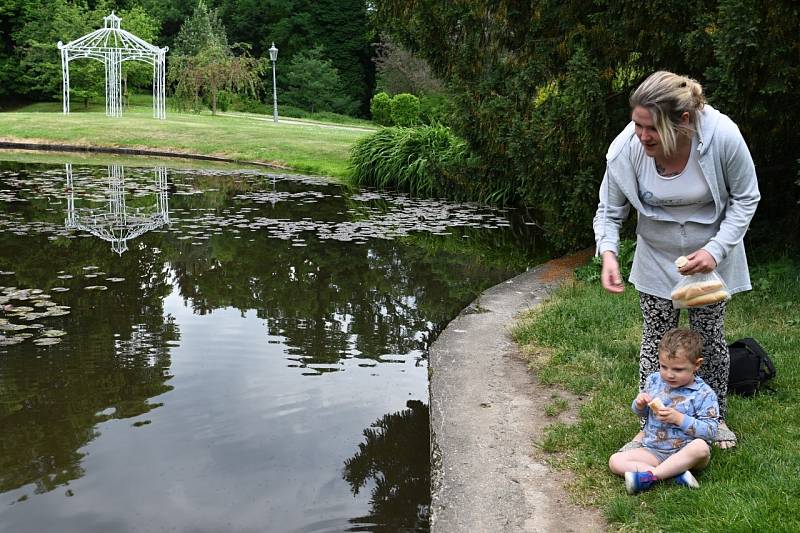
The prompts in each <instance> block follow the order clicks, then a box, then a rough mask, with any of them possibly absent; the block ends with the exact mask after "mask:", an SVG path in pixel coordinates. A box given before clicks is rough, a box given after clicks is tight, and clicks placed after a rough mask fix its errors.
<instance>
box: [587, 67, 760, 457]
mask: <svg viewBox="0 0 800 533" xmlns="http://www.w3.org/2000/svg"><path fill="white" fill-rule="evenodd" d="M630 106H631V122H630V123H629V124H628V125H627V126H626V127H625V129H624V130H622V133H620V134H619V135H618V136H617V138H616V139H614V141H613V142H612V143H611V146H610V148H609V150H608V153H607V154H606V172H605V175H604V177H603V182H602V184H601V186H600V203H599V205H598V208H597V213H596V215H595V217H594V233H595V240H596V242H597V253H598V254H599V255H600V256H602V260H603V266H602V271H601V280H602V285H603V288H605V289H606V290H607V291H608V292H610V293H621V292H622V291H623V290H624V289H625V285H624V283H623V280H622V277H621V275H620V270H619V263H618V260H617V254H618V251H619V230H620V227H621V225H622V223H623V222H624V221H625V219H627V217H628V214H629V212H630V210H631V207H632V208H633V209H635V210H636V212H637V226H636V234H637V239H636V252H635V254H634V259H633V267H632V270H631V274H630V278H629V282H630V283H631V284H633V286H634V287H635V288H636V290H637V291H638V292H639V303H640V306H641V309H642V318H643V328H642V344H641V350H640V358H639V376H640V383H639V388H640V390H641V389H642V387H643V386H644V380H645V379H646V378H647V376H648V375H650V374H651V373H653V372H656V371H657V370H658V344H659V342H660V341H661V338H662V337H663V336H664V333H666V332H667V331H668V330H670V329H672V328H674V327H676V326H677V325H678V318H679V313H680V311H679V310H676V309H673V308H672V301H671V300H670V293H671V290H672V287H674V285H675V284H676V283H677V282H678V281H679V279H680V278H681V276H683V275H690V274H695V273H701V272H711V271H716V272H717V274H719V275H720V276H721V277H722V279H723V280H724V281H725V283H726V284H727V286H728V288H729V290H730V292H731V294H735V293H737V292H742V291H746V290H750V289H751V288H752V287H751V285H750V275H749V272H748V268H747V258H746V256H745V250H744V244H743V242H742V239H743V238H744V235H745V233H746V232H747V228H748V226H749V224H750V221H751V219H752V218H753V214H754V213H755V210H756V206H757V205H758V201H759V199H760V198H761V196H760V194H759V191H758V182H757V179H756V172H755V167H754V165H753V160H752V158H751V157H750V152H749V150H748V149H747V145H746V144H745V142H744V139H743V138H742V135H741V133H740V132H739V128H738V127H737V126H736V124H734V122H733V121H732V120H731V119H730V118H728V117H727V116H726V115H724V114H722V113H720V112H719V111H717V110H716V109H714V108H713V107H711V106H710V105H708V104H706V103H705V97H704V95H703V88H702V87H701V86H700V84H699V83H697V82H696V81H695V80H693V79H690V78H687V77H685V76H679V75H677V74H673V73H671V72H665V71H660V72H656V73H654V74H651V75H650V76H649V77H648V78H647V79H646V80H645V81H644V82H643V83H642V84H641V85H640V86H639V87H638V88H637V89H636V90H635V91H634V92H633V94H632V95H631V97H630ZM682 255H683V256H686V257H687V258H688V262H687V263H686V264H685V265H684V266H683V267H681V268H680V270H678V269H676V267H675V264H674V261H675V259H676V258H677V257H679V256H682ZM688 314H689V325H690V327H691V329H693V330H695V331H697V332H698V333H700V334H701V335H702V337H703V353H702V357H703V359H704V360H705V363H704V364H703V366H702V368H701V370H700V371H699V373H698V374H699V375H700V377H702V379H703V380H704V381H705V382H706V383H708V384H709V385H710V386H711V388H712V389H713V390H714V392H715V393H716V394H717V397H718V399H719V404H720V420H721V422H720V427H719V431H718V432H717V436H716V440H715V442H714V444H716V445H717V446H719V447H720V448H730V447H733V446H735V445H736V435H735V434H734V433H733V432H732V431H731V430H730V428H728V426H727V424H726V423H725V421H724V419H725V417H726V415H727V384H728V372H729V369H730V359H729V354H728V349H727V345H726V343H725V335H724V327H723V326H724V321H725V302H720V303H716V304H712V305H709V306H706V307H699V308H693V309H689V311H688ZM641 437H642V433H641V432H640V433H639V434H638V435H637V436H636V437H635V438H634V440H633V441H631V442H630V443H628V444H627V445H626V446H624V447H623V448H624V449H630V448H632V447H636V446H638V445H640V441H641Z"/></svg>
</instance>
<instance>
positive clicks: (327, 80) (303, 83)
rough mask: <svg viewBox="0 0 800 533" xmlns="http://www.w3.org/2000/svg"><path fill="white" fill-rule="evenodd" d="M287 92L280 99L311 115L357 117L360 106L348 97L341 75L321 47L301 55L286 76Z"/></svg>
mask: <svg viewBox="0 0 800 533" xmlns="http://www.w3.org/2000/svg"><path fill="white" fill-rule="evenodd" d="M282 77H283V79H284V80H285V81H284V85H285V87H286V88H285V89H284V91H283V93H278V98H279V99H281V100H283V101H285V102H286V103H288V104H289V105H293V106H297V107H302V108H305V109H308V110H309V111H311V112H312V113H313V112H316V111H332V112H334V113H342V114H354V113H355V112H356V111H357V109H358V103H357V102H356V101H355V100H353V99H352V98H350V97H348V96H347V95H346V91H344V89H343V83H342V80H341V78H340V77H339V71H338V70H337V69H336V68H335V67H334V66H333V63H332V62H331V60H330V59H325V58H324V57H323V51H322V48H321V47H316V48H312V49H309V50H304V51H303V52H300V53H298V54H297V55H296V56H295V57H294V58H293V59H292V60H291V61H290V62H289V65H288V67H287V68H286V73H285V74H283V76H282Z"/></svg>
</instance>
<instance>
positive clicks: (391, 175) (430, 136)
mask: <svg viewBox="0 0 800 533" xmlns="http://www.w3.org/2000/svg"><path fill="white" fill-rule="evenodd" d="M471 164H472V157H471V153H470V151H469V148H468V146H467V143H466V142H465V141H464V140H463V139H461V138H459V137H457V136H455V135H454V134H453V133H452V132H451V131H450V129H449V128H447V127H445V126H441V125H432V126H421V127H418V128H404V127H390V128H383V129H381V130H379V131H377V132H376V133H373V134H372V135H369V136H367V137H364V138H362V139H359V140H358V141H357V142H356V143H355V145H353V148H352V149H351V151H350V171H351V174H350V179H351V181H352V183H353V184H354V185H356V186H359V187H377V188H379V189H394V190H398V191H404V192H408V193H411V194H413V195H415V196H424V197H432V196H449V197H455V198H459V199H468V198H470V196H471V194H470V186H469V183H468V182H467V179H466V173H467V170H468V168H469V167H470V166H471Z"/></svg>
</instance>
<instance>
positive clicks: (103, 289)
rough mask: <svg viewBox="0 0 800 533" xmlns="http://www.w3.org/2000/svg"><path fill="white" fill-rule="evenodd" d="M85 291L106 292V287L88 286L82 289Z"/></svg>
mask: <svg viewBox="0 0 800 533" xmlns="http://www.w3.org/2000/svg"><path fill="white" fill-rule="evenodd" d="M84 289H85V290H87V291H105V290H108V287H106V286H105V285H89V286H88V287H84Z"/></svg>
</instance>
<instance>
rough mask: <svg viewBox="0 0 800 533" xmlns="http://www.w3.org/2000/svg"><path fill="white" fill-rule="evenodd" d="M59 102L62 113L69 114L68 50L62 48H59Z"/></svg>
mask: <svg viewBox="0 0 800 533" xmlns="http://www.w3.org/2000/svg"><path fill="white" fill-rule="evenodd" d="M59 44H61V42H60V41H59ZM61 102H62V107H63V109H64V114H65V115H69V52H67V51H66V50H65V49H64V48H62V49H61Z"/></svg>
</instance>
